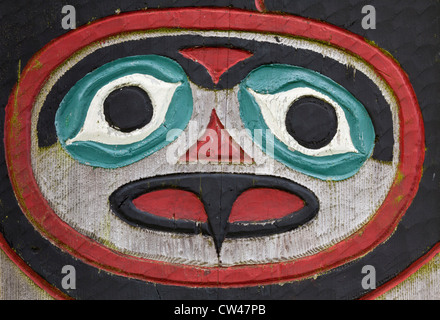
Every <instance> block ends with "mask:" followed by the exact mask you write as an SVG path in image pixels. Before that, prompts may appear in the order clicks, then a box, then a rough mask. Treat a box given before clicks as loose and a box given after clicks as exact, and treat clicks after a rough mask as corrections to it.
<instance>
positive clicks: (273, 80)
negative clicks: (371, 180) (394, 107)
mask: <svg viewBox="0 0 440 320" xmlns="http://www.w3.org/2000/svg"><path fill="white" fill-rule="evenodd" d="M300 87H307V88H311V89H313V90H316V91H318V92H319V93H321V94H324V95H326V96H328V97H329V98H331V99H332V100H333V101H335V102H336V103H337V104H338V105H339V106H340V107H341V108H342V110H343V111H344V115H345V118H346V120H347V122H348V124H349V127H350V138H351V140H352V142H353V145H354V147H355V148H356V150H357V151H358V152H357V153H355V152H347V153H342V154H333V155H326V156H310V155H305V154H303V153H301V152H298V151H292V150H290V149H289V148H288V146H287V145H285V144H284V143H283V142H281V141H280V140H279V139H277V138H276V137H275V136H274V137H273V138H272V139H273V141H274V155H273V156H274V158H275V159H276V160H278V161H280V162H281V163H283V164H285V165H286V166H288V167H290V168H291V169H294V170H297V171H299V172H302V173H304V174H307V175H310V176H312V177H315V178H318V179H322V180H344V179H347V178H349V177H351V176H353V175H354V174H355V173H356V172H358V171H359V169H360V168H361V167H362V165H363V164H364V163H365V161H366V160H367V159H368V158H369V157H370V156H371V154H372V152H373V148H374V139H375V132H374V127H373V124H372V121H371V118H370V116H369V115H368V112H367V111H366V109H365V107H364V106H363V105H362V104H361V103H360V102H359V101H358V100H357V99H356V98H355V97H353V95H352V94H351V93H350V92H348V91H347V90H346V89H345V88H343V87H342V86H341V85H339V84H338V83H336V82H335V81H333V80H331V79H330V78H328V77H326V76H324V75H322V74H319V73H317V72H315V71H312V70H309V69H305V68H301V67H297V66H291V65H281V64H272V65H265V66H261V67H259V68H257V69H255V70H254V71H252V72H251V73H250V74H249V75H248V76H247V77H246V78H245V79H244V80H243V81H242V82H241V83H240V86H239V92H238V100H239V103H240V116H241V119H242V121H243V123H244V125H245V127H246V128H247V129H249V130H250V132H251V135H252V133H253V132H254V130H257V129H260V130H261V129H263V136H262V139H261V138H258V139H254V140H255V142H256V143H258V144H260V147H261V148H262V149H263V151H265V152H267V149H268V148H266V141H270V139H269V140H266V139H268V138H269V137H267V132H270V129H269V127H268V125H267V124H266V122H265V121H264V118H263V116H262V113H261V109H260V106H259V105H258V103H257V102H256V100H255V98H254V97H253V96H252V94H251V93H250V92H249V90H248V89H251V90H252V91H254V92H256V93H261V94H276V93H279V92H284V91H288V90H292V89H295V88H300ZM253 138H254V137H253Z"/></svg>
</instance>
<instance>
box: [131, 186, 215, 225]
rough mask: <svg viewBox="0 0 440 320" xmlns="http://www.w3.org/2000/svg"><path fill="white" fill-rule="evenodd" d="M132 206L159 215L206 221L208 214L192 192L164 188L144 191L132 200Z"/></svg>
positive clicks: (177, 218)
mask: <svg viewBox="0 0 440 320" xmlns="http://www.w3.org/2000/svg"><path fill="white" fill-rule="evenodd" d="M133 204H134V206H135V207H136V208H137V209H139V210H141V211H143V212H149V213H151V214H154V215H156V216H159V217H164V218H168V219H175V220H193V221H200V222H206V221H207V220H208V216H207V215H206V212H205V208H204V206H203V204H202V202H201V201H200V199H199V198H198V197H197V196H196V195H195V194H194V193H192V192H189V191H185V190H178V189H164V190H156V191H151V192H148V193H145V194H143V195H141V196H139V197H137V198H136V199H134V200H133Z"/></svg>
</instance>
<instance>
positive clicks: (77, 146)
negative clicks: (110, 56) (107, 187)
mask: <svg viewBox="0 0 440 320" xmlns="http://www.w3.org/2000/svg"><path fill="white" fill-rule="evenodd" d="M134 73H136V74H145V75H149V76H152V77H154V78H156V79H158V80H161V81H164V82H168V83H179V86H178V87H177V88H176V90H175V92H174V95H173V97H172V99H171V102H170V104H169V107H168V110H167V113H166V115H165V120H164V122H163V123H162V124H161V125H160V126H159V127H158V128H157V129H156V130H154V131H153V132H152V133H151V134H150V135H149V136H148V137H146V138H145V139H143V140H141V141H138V142H135V143H130V144H125V145H121V144H119V145H111V144H105V143H101V142H96V141H75V142H73V143H71V144H66V141H68V140H69V139H72V138H73V137H75V136H76V135H77V134H78V132H79V131H80V130H81V128H82V126H83V124H84V122H85V119H86V116H87V111H88V106H89V105H90V103H91V101H92V99H93V98H94V96H95V95H96V93H97V92H98V90H99V89H100V88H102V87H103V86H104V85H106V84H108V83H110V82H112V81H114V80H117V79H119V78H121V77H124V76H127V75H130V74H134ZM192 111H193V99H192V92H191V88H190V85H189V81H188V77H187V75H186V74H185V72H184V71H183V69H182V67H181V66H180V65H179V64H178V63H177V62H175V61H173V60H171V59H169V58H166V57H162V56H157V55H144V56H131V57H125V58H121V59H118V60H115V61H112V62H109V63H107V64H105V65H103V66H101V67H99V68H97V69H96V70H94V71H92V72H91V73H89V74H87V75H86V76H85V77H84V78H82V79H81V80H79V81H78V82H77V83H76V84H75V85H74V86H73V87H72V88H71V89H70V90H69V92H68V93H67V95H66V96H65V97H64V99H63V100H62V102H61V104H60V107H59V109H58V111H57V113H56V116H55V128H56V131H57V135H58V139H59V141H60V143H61V146H62V147H63V148H64V149H65V150H66V151H67V152H68V153H69V154H70V155H71V156H72V157H73V158H74V159H76V160H77V161H79V162H80V163H83V164H87V165H90V166H95V167H102V168H119V167H123V166H126V165H129V164H132V163H134V162H136V161H139V160H141V159H143V158H145V157H147V156H149V155H151V154H152V153H154V152H156V151H158V150H160V149H161V148H163V147H165V146H166V145H168V144H169V143H171V142H172V140H170V141H169V140H167V133H168V131H169V129H168V128H174V129H180V130H184V129H185V127H186V126H187V124H188V122H189V120H190V118H191V115H192Z"/></svg>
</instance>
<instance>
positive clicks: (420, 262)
mask: <svg viewBox="0 0 440 320" xmlns="http://www.w3.org/2000/svg"><path fill="white" fill-rule="evenodd" d="M437 254H440V242H439V243H437V244H436V245H435V246H434V247H432V248H431V250H429V251H428V252H427V253H426V254H424V255H423V256H422V257H420V258H419V259H417V260H416V261H414V263H412V264H411V265H410V266H409V267H408V268H406V269H405V270H404V271H402V272H401V273H399V274H398V275H397V276H396V277H394V278H393V279H392V280H390V281H388V282H387V283H385V284H383V285H381V286H380V287H379V288H376V289H375V290H374V291H372V292H370V293H368V294H366V295H364V296H363V297H362V298H360V299H359V300H374V299H376V298H378V297H379V296H381V295H382V294H384V293H386V292H387V291H389V290H391V289H392V288H394V287H395V286H397V285H398V284H399V283H401V282H403V281H405V280H406V279H408V278H409V277H410V276H411V275H413V274H414V273H415V272H417V270H419V269H420V268H421V267H423V266H424V265H425V264H427V263H428V262H429V261H431V260H432V259H433V258H434V257H435V256H436V255H437Z"/></svg>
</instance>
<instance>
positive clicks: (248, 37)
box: [0, 1, 440, 299]
mask: <svg viewBox="0 0 440 320" xmlns="http://www.w3.org/2000/svg"><path fill="white" fill-rule="evenodd" d="M134 2H136V1H134ZM196 2H197V3H196V4H193V5H191V3H190V1H182V5H179V6H178V7H175V6H173V5H171V3H172V1H164V2H163V3H162V4H156V2H155V1H151V5H150V6H149V7H148V8H147V9H145V8H142V7H137V6H136V5H131V6H133V7H131V6H130V5H128V7H127V8H126V9H124V10H123V11H124V12H122V13H121V12H120V11H121V10H120V9H118V10H119V11H118V12H116V14H115V13H114V12H113V13H112V12H108V10H106V9H103V8H100V9H99V10H100V11H99V17H100V18H99V19H97V20H96V21H92V22H91V23H84V24H82V25H80V26H78V27H77V28H76V29H74V30H70V31H68V32H67V31H65V30H62V29H61V31H58V33H59V34H57V35H56V36H55V35H54V36H53V37H52V39H49V40H51V41H50V42H47V43H44V46H42V47H41V50H39V49H40V47H39V46H38V45H35V46H31V49H30V52H28V53H29V54H30V55H29V56H28V57H27V56H26V57H22V58H20V59H21V60H20V64H19V73H18V79H16V83H15V86H14V87H12V86H11V85H10V84H11V81H9V82H8V83H6V81H5V86H4V88H3V91H2V93H4V94H5V95H6V96H5V97H2V98H4V102H5V105H6V108H5V115H4V121H2V122H3V123H4V151H5V163H4V164H2V170H3V172H4V175H5V178H4V181H2V183H3V184H2V186H3V187H4V188H6V189H7V190H6V191H5V192H4V193H3V194H2V196H1V204H2V211H1V220H0V222H1V224H0V226H1V229H0V230H1V231H2V236H1V238H0V240H1V241H0V242H1V247H2V248H3V250H4V251H5V252H6V253H7V254H8V256H9V257H10V258H11V259H12V260H13V261H14V263H15V264H17V265H18V266H19V267H20V268H21V269H22V270H23V271H24V272H25V273H26V274H27V275H28V276H29V277H30V278H31V279H32V280H33V281H34V282H35V283H36V284H38V285H39V286H40V287H41V288H43V289H44V290H45V291H47V292H48V293H49V294H50V295H52V296H53V297H55V298H73V299H91V298H100V299H107V298H119V299H133V298H141V299H183V298H186V299H188V298H189V299H230V298H238V299H261V298H264V299H316V298H321V299H322V298H324V299H360V298H376V297H378V296H379V295H380V294H383V293H384V292H386V291H388V290H389V289H391V288H392V287H394V286H395V285H397V284H398V283H399V282H401V281H403V280H404V279H405V278H406V277H407V276H409V275H410V274H411V273H413V272H415V271H416V270H417V269H418V268H419V267H420V266H421V265H423V263H425V262H427V261H429V260H430V259H431V258H433V257H434V256H435V255H436V254H437V253H438V252H439V241H440V217H439V210H438V209H439V200H438V196H437V195H436V194H437V193H438V191H439V184H438V175H437V176H436V172H437V169H438V166H439V153H438V148H439V144H438V132H439V131H438V130H439V129H438V128H439V126H438V125H439V121H440V118H439V117H438V115H439V112H438V108H437V106H436V105H435V101H438V93H437V92H436V90H435V88H434V87H435V86H437V85H438V83H439V77H438V74H436V75H435V74H434V73H433V72H434V71H435V70H437V71H438V68H439V65H438V61H436V62H435V64H434V60H433V59H434V55H435V52H436V49H433V47H432V46H434V45H437V48H438V39H437V40H434V39H430V40H428V39H426V40H423V39H419V38H416V36H417V35H419V34H423V32H425V33H426V32H427V31H426V30H429V26H431V25H430V24H429V22H428V21H427V19H425V20H423V21H422V20H420V19H419V18H417V17H413V18H414V19H415V20H414V23H415V24H416V25H417V26H418V25H419V24H420V27H417V28H419V29H417V28H415V29H416V30H418V31H417V32H419V33H416V31H414V32H413V33H411V34H409V35H408V37H410V38H411V37H414V38H411V39H412V41H415V39H417V41H418V42H417V43H416V44H414V46H419V47H420V48H421V49H420V50H421V52H422V53H421V54H420V55H417V51H416V50H415V49H414V50H411V49H410V47H411V46H412V45H410V44H409V43H410V42H406V41H405V36H404V35H402V34H399V33H401V32H400V31H398V30H399V29H398V28H396V29H394V30H390V32H391V34H392V36H391V38H390V39H394V42H392V41H390V42H389V43H388V42H387V39H388V38H386V37H385V36H384V35H383V34H381V35H379V32H381V31H379V30H377V31H375V30H370V31H368V32H367V31H365V30H363V29H362V28H361V20H362V14H361V8H362V7H363V5H365V4H364V3H363V2H362V1H358V4H356V5H348V4H344V6H345V7H343V8H342V7H341V8H339V7H340V5H339V4H341V3H342V2H338V5H336V2H333V1H330V2H328V3H326V4H322V7H323V8H324V7H325V12H326V13H320V10H318V9H317V7H313V6H312V5H310V6H309V7H307V8H309V9H306V8H302V9H301V8H300V7H301V5H298V4H295V5H291V4H290V3H288V2H287V1H284V2H283V1H277V2H276V1H266V2H265V1H255V2H254V1H234V2H232V7H230V6H227V4H222V5H220V4H218V3H216V4H214V2H213V1H205V2H206V3H202V2H203V1H196ZM199 2H200V3H199ZM311 2H313V3H315V5H316V6H318V3H319V1H311ZM376 2H377V1H372V4H374V3H376ZM183 3H184V4H183ZM299 3H302V4H303V5H304V6H306V4H307V5H309V2H308V1H299ZM72 5H73V6H75V4H74V1H73V2H72ZM88 5H89V6H91V7H93V5H91V4H90V3H89V4H88ZM86 6H87V5H86ZM395 6H398V5H397V4H396V5H395ZM399 6H401V5H399ZM406 6H407V8H409V9H408V10H410V8H411V6H415V7H417V8H420V12H424V14H428V13H427V12H428V11H429V10H425V11H423V10H422V9H423V8H425V9H426V8H428V7H430V6H431V7H434V8H435V9H436V10H437V11H438V10H439V6H438V4H432V3H430V2H428V1H421V2H420V3H418V4H407V5H406ZM403 7H404V6H403ZM117 8H118V7H117V6H116V7H115V8H113V9H112V10H113V11H114V10H116V9H117ZM379 8H380V9H381V10H382V9H383V10H384V14H383V15H382V16H383V17H385V16H386V14H388V18H387V19H388V20H384V21H385V22H386V21H393V19H394V16H395V15H394V13H393V12H395V11H393V10H396V11H397V12H407V10H406V9H405V10H402V11H399V9H398V8H397V7H396V8H394V7H388V6H386V5H380V4H378V5H377V8H376V10H379ZM393 8H394V9H393ZM77 10H79V7H78V8H77ZM307 10H309V11H307ZM344 10H345V11H346V12H347V16H350V17H353V16H354V15H355V14H354V13H356V15H358V16H359V18H358V22H357V24H358V26H357V27H356V28H358V29H356V28H355V27H353V28H350V26H348V24H347V21H343V19H342V18H341V17H339V16H337V15H336V13H338V14H342V15H343V13H342V12H344ZM386 10H388V11H386ZM279 11H282V12H283V14H280V12H279ZM350 12H353V13H350ZM333 13H334V14H335V15H336V16H334V15H333ZM28 16H29V15H28ZM332 17H333V18H332ZM326 18H329V19H328V20H327V19H326ZM29 19H30V18H29ZM332 19H333V20H332ZM395 19H398V18H395ZM384 21H382V20H380V22H381V23H383V25H384V24H385V22H384ZM437 26H438V24H437ZM377 28H378V29H379V28H381V27H380V25H379V21H378V22H377ZM359 30H361V31H359ZM362 30H363V31H362ZM356 31H357V32H356ZM361 32H365V33H364V34H362V36H361V35H359V33H361ZM382 32H383V31H382ZM367 35H371V37H372V38H368V37H367ZM364 36H365V37H364ZM36 37H37V35H36ZM393 37H395V38H393ZM366 38H367V39H366ZM373 41H377V42H378V44H376V43H374V42H373ZM434 41H436V42H435V44H433V43H434ZM382 46H383V49H382ZM434 48H435V47H434ZM34 49H35V50H34ZM32 50H33V51H32ZM38 50H39V51H38ZM386 50H388V51H390V52H388V51H386ZM393 50H394V51H393ZM413 53H414V55H413ZM394 55H396V56H394ZM399 57H400V58H401V59H402V60H403V61H400V60H399ZM424 59H425V60H426V61H432V63H433V65H432V66H430V68H432V70H430V71H429V67H428V66H426V61H422V60H424ZM25 60H26V61H25ZM9 61H14V64H15V62H16V61H15V60H9ZM17 61H18V59H17ZM410 61H413V63H414V64H411V63H410ZM15 65H16V64H15ZM406 68H407V69H406ZM15 72H16V71H15ZM425 72H426V73H425ZM15 74H16V73H15ZM430 75H432V76H430ZM8 85H9V87H8ZM6 89H7V90H6ZM6 99H8V100H7V101H6ZM6 169H7V176H6ZM65 266H70V267H72V268H73V270H75V279H74V280H75V285H74V286H73V285H70V286H69V285H67V286H66V285H65V283H63V277H64V276H65V274H63V273H62V272H61V271H62V270H63V267H65ZM366 266H368V267H371V268H373V270H374V275H375V278H374V279H375V280H374V283H371V281H370V283H369V285H367V286H366V285H365V281H364V280H365V277H366V274H365V272H364V270H365V267H366ZM436 279H437V280H436V281H438V280H439V279H440V277H438V278H436ZM437 284H438V283H437ZM438 285H440V284H438ZM437 298H440V297H437Z"/></svg>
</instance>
